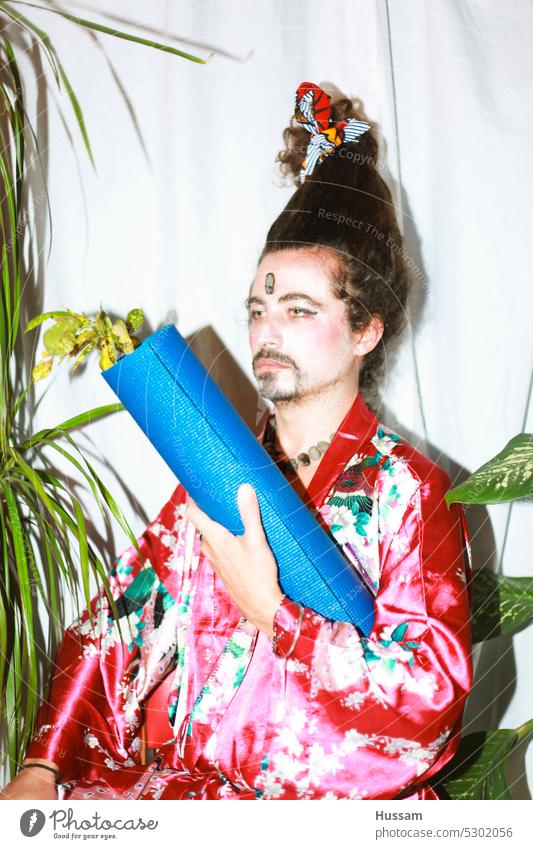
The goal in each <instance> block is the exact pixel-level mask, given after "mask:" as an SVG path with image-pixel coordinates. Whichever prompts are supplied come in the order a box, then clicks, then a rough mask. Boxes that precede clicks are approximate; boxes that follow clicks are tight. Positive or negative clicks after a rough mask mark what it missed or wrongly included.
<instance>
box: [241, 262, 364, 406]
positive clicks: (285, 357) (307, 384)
mask: <svg viewBox="0 0 533 849" xmlns="http://www.w3.org/2000/svg"><path fill="white" fill-rule="evenodd" d="M332 270H333V267H332V264H331V258H329V257H328V255H327V253H326V252H325V251H320V252H317V251H313V250H307V249H301V250H287V251H278V252H276V253H272V254H268V255H267V256H266V257H265V258H264V259H263V260H262V261H261V263H260V265H259V267H258V269H257V273H256V275H255V279H254V282H253V284H252V288H251V290H250V295H249V297H248V300H247V307H248V317H249V341H250V349H251V352H252V365H253V370H254V375H255V377H256V380H257V383H258V388H259V393H260V394H261V395H262V397H263V398H268V399H270V400H271V401H273V402H274V403H276V402H292V401H299V400H302V399H305V398H309V397H312V396H316V395H320V394H321V393H322V392H324V390H326V389H327V388H328V387H330V386H332V385H333V384H335V383H338V382H339V381H347V382H349V383H350V384H351V385H353V388H354V389H356V388H357V371H356V368H357V355H356V353H355V345H356V342H357V337H356V335H355V334H354V333H353V331H352V330H351V328H350V326H349V324H348V319H347V316H346V308H345V305H344V303H343V301H341V300H339V298H336V297H335V296H334V295H333V292H332V283H331V280H332ZM268 272H270V273H271V274H273V275H274V290H273V291H272V292H271V293H270V291H265V278H266V275H267V273H268ZM268 288H269V287H268V286H267V289H268Z"/></svg>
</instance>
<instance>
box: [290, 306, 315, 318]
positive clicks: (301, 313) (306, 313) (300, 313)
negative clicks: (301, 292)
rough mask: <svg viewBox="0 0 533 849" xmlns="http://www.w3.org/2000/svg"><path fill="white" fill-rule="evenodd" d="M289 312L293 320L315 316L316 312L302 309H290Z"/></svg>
mask: <svg viewBox="0 0 533 849" xmlns="http://www.w3.org/2000/svg"><path fill="white" fill-rule="evenodd" d="M289 312H290V313H292V314H293V315H294V317H295V318H306V317H307V316H310V315H316V312H314V311H313V310H306V309H304V307H290V309H289ZM296 313H298V315H296Z"/></svg>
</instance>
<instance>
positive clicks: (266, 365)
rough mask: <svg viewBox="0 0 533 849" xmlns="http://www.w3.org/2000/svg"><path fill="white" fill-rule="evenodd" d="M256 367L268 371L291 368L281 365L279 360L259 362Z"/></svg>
mask: <svg viewBox="0 0 533 849" xmlns="http://www.w3.org/2000/svg"><path fill="white" fill-rule="evenodd" d="M255 367H256V368H263V369H267V370H270V369H277V368H289V366H286V365H283V364H282V363H279V362H278V361H277V360H266V359H260V360H257V361H256V364H255Z"/></svg>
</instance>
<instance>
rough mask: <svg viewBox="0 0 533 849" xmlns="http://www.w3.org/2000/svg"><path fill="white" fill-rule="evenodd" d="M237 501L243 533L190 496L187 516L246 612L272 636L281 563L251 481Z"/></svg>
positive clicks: (212, 564) (227, 587)
mask: <svg viewBox="0 0 533 849" xmlns="http://www.w3.org/2000/svg"><path fill="white" fill-rule="evenodd" d="M237 503H238V505H239V512H240V514H241V519H242V523H243V525H244V533H243V534H242V535H241V536H235V535H234V534H231V533H230V532H229V531H228V530H226V528H224V527H223V526H222V525H220V524H219V523H218V522H214V521H213V520H212V519H210V518H209V516H208V515H207V514H206V513H204V512H203V510H200V508H199V507H198V505H197V504H196V502H195V501H194V500H193V499H192V498H191V497H190V496H189V499H188V502H187V518H188V519H190V521H191V522H192V523H193V525H195V527H196V528H197V529H198V531H199V532H200V533H201V535H202V549H201V550H202V553H203V554H205V556H206V557H207V558H208V560H209V562H210V563H211V566H212V567H213V569H214V570H215V572H216V573H217V575H219V576H220V578H221V579H222V580H223V582H224V584H225V586H226V589H227V590H228V592H229V594H230V595H231V597H232V598H233V601H234V602H235V604H236V605H237V606H238V607H240V609H241V610H242V612H243V614H244V616H245V617H246V618H247V619H248V620H249V621H250V622H251V623H252V624H253V625H255V626H256V628H259V629H260V630H261V631H263V632H264V633H265V634H266V635H267V636H268V637H270V638H272V635H273V633H274V623H273V619H274V614H275V612H276V610H277V608H278V607H279V604H280V602H281V600H282V598H283V591H282V589H281V587H280V585H279V583H278V567H277V563H276V559H275V557H274V555H273V553H272V549H271V548H270V546H269V544H268V542H267V538H266V536H265V532H264V530H263V525H262V524H261V510H260V508H259V502H258V500H257V496H256V494H255V490H254V488H253V487H252V486H250V484H247V483H245V484H242V485H241V486H240V487H239V490H238V492H237Z"/></svg>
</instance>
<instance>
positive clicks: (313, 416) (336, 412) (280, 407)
mask: <svg viewBox="0 0 533 849" xmlns="http://www.w3.org/2000/svg"><path fill="white" fill-rule="evenodd" d="M357 394H358V388H357V386H355V387H354V386H353V385H349V386H347V385H340V386H339V385H338V384H335V385H334V386H330V387H328V388H327V389H326V390H324V392H322V393H320V394H319V395H313V396H309V397H307V398H302V399H299V400H298V401H297V402H292V401H285V402H279V401H278V402H277V403H276V404H275V417H276V430H277V435H278V440H279V443H280V446H281V448H282V449H283V451H284V452H285V454H286V455H287V456H288V457H296V456H297V455H298V454H299V453H300V452H301V451H307V449H308V448H309V447H310V446H311V445H315V444H316V443H317V442H319V441H320V440H326V441H327V442H329V441H330V434H332V433H335V431H336V430H337V428H338V427H339V425H340V423H341V422H342V420H343V419H344V417H345V416H346V414H347V413H348V411H349V410H350V408H351V406H352V404H353V402H354V401H355V398H356V396H357Z"/></svg>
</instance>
